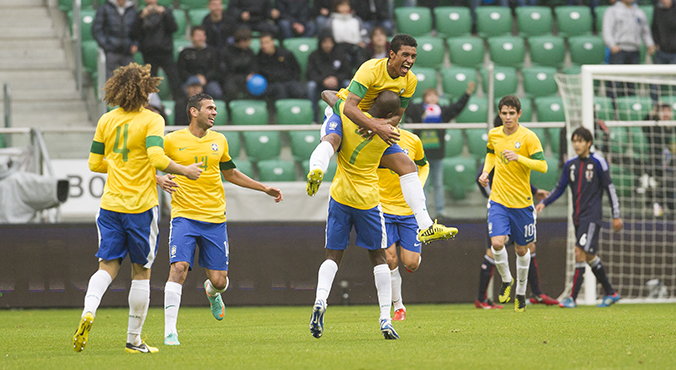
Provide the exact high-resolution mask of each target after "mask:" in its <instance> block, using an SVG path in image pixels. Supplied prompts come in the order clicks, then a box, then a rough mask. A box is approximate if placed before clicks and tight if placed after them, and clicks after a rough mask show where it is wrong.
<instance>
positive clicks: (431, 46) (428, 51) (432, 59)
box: [415, 36, 446, 68]
mask: <svg viewBox="0 0 676 370" xmlns="http://www.w3.org/2000/svg"><path fill="white" fill-rule="evenodd" d="M417 41H418V48H417V52H418V56H417V58H416V60H415V65H417V66H419V67H428V68H440V67H441V66H443V64H444V55H445V54H446V48H445V47H444V40H443V39H441V38H438V37H432V36H420V37H418V38H417Z"/></svg>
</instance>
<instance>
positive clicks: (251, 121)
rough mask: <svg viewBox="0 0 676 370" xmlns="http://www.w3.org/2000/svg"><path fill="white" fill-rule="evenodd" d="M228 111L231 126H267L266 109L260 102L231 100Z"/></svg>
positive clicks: (262, 102) (263, 103)
mask: <svg viewBox="0 0 676 370" xmlns="http://www.w3.org/2000/svg"><path fill="white" fill-rule="evenodd" d="M229 111H230V115H231V116H232V124H233V125H267V124H268V107H267V105H266V104H265V102H264V101H262V100H248V99H242V100H233V101H231V102H230V107H229Z"/></svg>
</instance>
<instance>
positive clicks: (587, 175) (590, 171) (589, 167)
mask: <svg viewBox="0 0 676 370" xmlns="http://www.w3.org/2000/svg"><path fill="white" fill-rule="evenodd" d="M584 178H585V179H587V182H591V181H592V179H593V178H594V165H593V164H591V163H590V164H588V165H587V171H585V173H584Z"/></svg>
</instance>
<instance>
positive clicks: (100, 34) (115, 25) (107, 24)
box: [92, 0, 138, 79]
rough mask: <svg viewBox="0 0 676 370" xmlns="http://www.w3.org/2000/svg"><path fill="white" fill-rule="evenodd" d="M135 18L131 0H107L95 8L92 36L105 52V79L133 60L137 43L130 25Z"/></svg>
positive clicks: (136, 13)
mask: <svg viewBox="0 0 676 370" xmlns="http://www.w3.org/2000/svg"><path fill="white" fill-rule="evenodd" d="M136 18H138V11H137V10H136V8H135V7H134V2H133V1H131V0H108V1H107V2H105V3H103V5H101V6H99V8H98V9H96V16H95V17H94V23H93V24H92V36H94V40H96V42H97V43H98V44H99V47H100V48H101V49H103V51H104V52H105V53H106V79H109V78H110V77H112V76H113V71H114V70H115V69H117V67H121V66H126V65H128V64H129V63H131V62H132V61H133V60H134V57H133V55H134V53H136V51H138V43H137V42H136V41H135V40H133V39H132V37H131V26H132V24H134V21H136Z"/></svg>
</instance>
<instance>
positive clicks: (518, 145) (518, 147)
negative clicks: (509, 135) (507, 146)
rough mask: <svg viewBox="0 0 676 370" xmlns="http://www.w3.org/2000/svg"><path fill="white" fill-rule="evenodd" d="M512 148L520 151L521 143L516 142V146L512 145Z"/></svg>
mask: <svg viewBox="0 0 676 370" xmlns="http://www.w3.org/2000/svg"><path fill="white" fill-rule="evenodd" d="M514 147H515V148H517V149H520V148H521V143H520V142H518V141H517V142H516V144H514Z"/></svg>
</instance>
